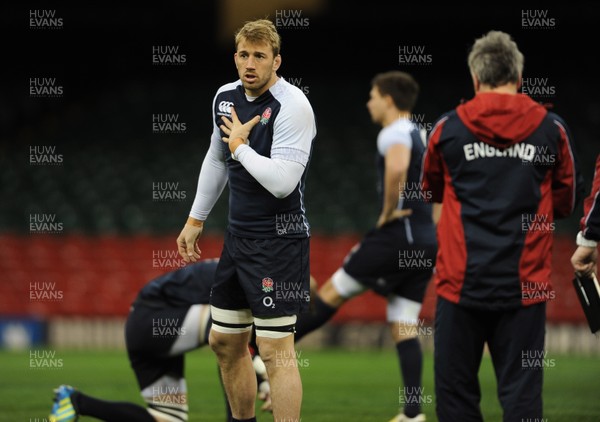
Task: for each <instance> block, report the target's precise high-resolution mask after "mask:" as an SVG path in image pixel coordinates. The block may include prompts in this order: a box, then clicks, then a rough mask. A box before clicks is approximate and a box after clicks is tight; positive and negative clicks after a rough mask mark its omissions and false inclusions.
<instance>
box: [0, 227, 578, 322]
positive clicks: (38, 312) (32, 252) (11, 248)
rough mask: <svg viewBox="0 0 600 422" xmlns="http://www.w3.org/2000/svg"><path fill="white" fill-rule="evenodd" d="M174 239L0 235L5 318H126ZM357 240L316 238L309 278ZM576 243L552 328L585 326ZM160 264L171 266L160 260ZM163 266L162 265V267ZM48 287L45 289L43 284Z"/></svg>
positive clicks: (214, 252)
mask: <svg viewBox="0 0 600 422" xmlns="http://www.w3.org/2000/svg"><path fill="white" fill-rule="evenodd" d="M175 238H176V234H175V233H174V234H171V235H163V236H149V235H137V236H127V237H124V236H98V237H91V236H82V235H64V236H56V235H54V236H52V235H47V236H43V235H30V236H21V235H1V236H0V274H2V275H3V282H2V283H0V310H1V313H2V315H5V316H37V317H42V318H50V317H54V316H90V317H92V316H94V317H95V316H106V317H109V316H124V315H126V314H127V312H128V310H129V306H130V304H131V301H132V300H133V298H134V297H135V294H136V292H137V291H138V289H139V288H140V287H141V286H142V285H143V284H145V283H146V282H147V281H148V280H150V279H151V278H153V277H156V276H158V275H160V274H162V273H163V272H165V271H169V270H171V269H173V268H174V267H173V266H176V265H178V264H180V261H179V260H178V258H177V257H176V252H175ZM359 238H360V237H359V236H356V235H340V236H324V235H315V236H314V237H313V240H312V244H311V270H312V273H313V275H314V276H315V278H316V279H317V282H318V283H319V284H322V283H323V282H325V281H326V280H327V278H328V277H330V276H331V274H333V272H334V271H335V270H336V269H337V268H338V266H339V265H340V263H341V262H342V260H343V258H344V256H345V255H346V253H347V252H348V251H349V250H350V248H351V247H352V246H353V245H354V244H355V243H356V242H357V241H358V240H359ZM221 247H222V237H221V236H220V235H217V234H207V235H205V236H204V237H203V239H202V256H203V257H205V258H210V257H218V256H219V254H220V251H221ZM572 252H573V241H572V239H571V238H569V237H560V238H557V239H556V241H555V247H554V255H553V257H554V268H553V277H552V279H553V286H554V291H555V297H554V299H553V300H551V301H550V302H549V304H548V321H549V322H551V323H559V322H560V323H571V324H584V323H585V319H584V315H583V312H582V310H581V307H580V306H579V303H578V302H577V297H576V296H575V292H574V290H573V287H572V284H571V281H572V270H571V267H570V263H569V258H570V256H571V254H572ZM155 256H162V257H167V258H158V259H159V261H155V260H154V257H155ZM161 259H162V260H161ZM31 283H34V286H35V285H36V284H35V283H37V285H38V286H46V290H47V291H49V292H54V293H55V294H54V296H55V297H59V296H61V295H58V292H61V293H62V297H61V298H60V299H57V300H48V299H40V300H35V299H30V294H31V290H32V289H35V287H33V288H32V287H31V286H32V284H31ZM42 283H47V284H42ZM434 307H435V294H434V286H433V284H430V285H429V289H428V291H427V295H426V300H425V304H424V307H423V310H422V318H423V320H424V321H426V322H428V323H430V322H431V321H432V319H433V315H434ZM333 321H334V322H336V323H342V322H349V321H363V322H365V321H366V322H382V321H385V301H384V299H383V298H381V297H378V296H376V295H374V294H373V293H370V292H368V293H366V294H364V295H362V296H360V297H358V298H355V299H353V300H352V301H351V302H349V303H348V304H346V305H344V306H343V307H342V308H341V310H340V311H339V313H338V314H337V315H336V316H335V317H334V320H333Z"/></svg>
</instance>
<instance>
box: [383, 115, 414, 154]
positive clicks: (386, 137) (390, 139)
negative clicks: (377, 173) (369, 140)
mask: <svg viewBox="0 0 600 422" xmlns="http://www.w3.org/2000/svg"><path fill="white" fill-rule="evenodd" d="M416 128H417V127H416V126H415V124H414V123H413V122H411V121H410V120H408V119H398V120H396V121H394V122H393V123H391V124H390V125H388V126H386V127H384V128H382V129H381V130H380V131H379V135H378V137H377V143H378V144H379V146H380V148H382V147H384V146H390V145H391V144H405V145H407V146H408V147H410V146H411V145H412V135H411V134H412V132H413V131H414V130H416Z"/></svg>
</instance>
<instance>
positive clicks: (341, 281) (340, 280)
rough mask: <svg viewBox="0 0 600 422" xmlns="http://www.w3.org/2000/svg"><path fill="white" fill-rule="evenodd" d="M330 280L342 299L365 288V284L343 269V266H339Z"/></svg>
mask: <svg viewBox="0 0 600 422" xmlns="http://www.w3.org/2000/svg"><path fill="white" fill-rule="evenodd" d="M331 282H332V283H333V286H334V287H335V289H336V290H337V292H338V293H339V294H340V296H341V297H343V298H344V299H350V298H351V297H354V296H356V295H358V294H360V293H362V292H364V291H365V290H366V287H365V286H363V285H362V284H360V283H359V282H358V280H356V279H355V278H354V277H352V276H351V275H350V274H348V273H347V272H346V271H344V269H343V268H340V269H339V270H337V271H336V272H335V273H334V274H333V276H332V277H331Z"/></svg>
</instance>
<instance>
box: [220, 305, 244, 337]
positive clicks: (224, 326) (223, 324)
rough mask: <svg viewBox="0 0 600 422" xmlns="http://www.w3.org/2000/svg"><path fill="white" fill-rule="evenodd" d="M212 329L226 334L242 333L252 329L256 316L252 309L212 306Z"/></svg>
mask: <svg viewBox="0 0 600 422" xmlns="http://www.w3.org/2000/svg"><path fill="white" fill-rule="evenodd" d="M210 311H211V317H212V321H213V322H212V326H211V330H215V331H218V332H219V333H224V334H240V333H245V332H248V331H250V330H251V329H252V323H253V322H254V317H253V316H252V312H250V309H238V310H231V309H221V308H217V307H215V306H211V308H210Z"/></svg>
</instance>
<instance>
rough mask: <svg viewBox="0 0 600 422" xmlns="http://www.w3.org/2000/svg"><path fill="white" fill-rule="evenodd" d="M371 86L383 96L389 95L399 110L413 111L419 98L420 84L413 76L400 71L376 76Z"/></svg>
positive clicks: (391, 71)
mask: <svg viewBox="0 0 600 422" xmlns="http://www.w3.org/2000/svg"><path fill="white" fill-rule="evenodd" d="M371 85H372V86H374V87H377V89H378V90H379V93H380V94H381V95H389V96H390V97H392V101H394V105H395V106H396V107H397V108H398V110H403V111H412V109H413V108H414V107H415V104H416V102H417V97H418V96H419V84H418V83H417V81H415V79H414V78H413V77H412V75H410V74H408V73H406V72H402V71H400V70H390V71H388V72H383V73H379V74H377V75H375V77H374V78H373V80H372V82H371Z"/></svg>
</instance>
